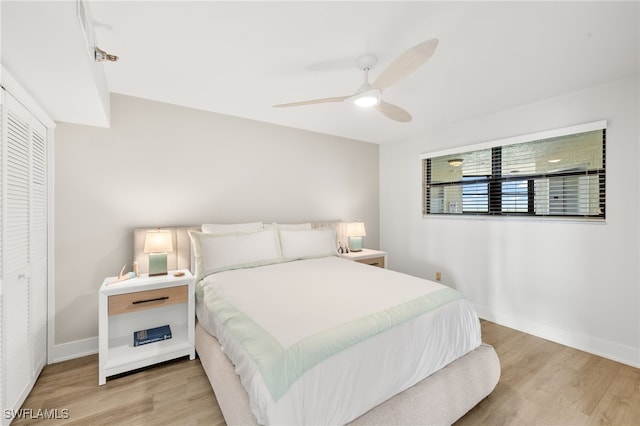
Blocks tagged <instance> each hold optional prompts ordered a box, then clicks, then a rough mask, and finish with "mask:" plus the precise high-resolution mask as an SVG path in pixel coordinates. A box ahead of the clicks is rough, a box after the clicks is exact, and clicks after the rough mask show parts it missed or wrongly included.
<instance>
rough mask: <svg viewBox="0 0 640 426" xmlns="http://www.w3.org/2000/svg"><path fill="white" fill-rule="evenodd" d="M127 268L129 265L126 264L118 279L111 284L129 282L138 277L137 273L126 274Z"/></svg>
mask: <svg viewBox="0 0 640 426" xmlns="http://www.w3.org/2000/svg"><path fill="white" fill-rule="evenodd" d="M126 267H127V264H126V263H125V264H124V265H123V266H122V269H120V273H119V274H118V279H117V280H114V281H111V282H110V283H109V284H113V283H119V282H122V281H126V280H129V279H131V278H135V277H136V274H135V272H124V268H126Z"/></svg>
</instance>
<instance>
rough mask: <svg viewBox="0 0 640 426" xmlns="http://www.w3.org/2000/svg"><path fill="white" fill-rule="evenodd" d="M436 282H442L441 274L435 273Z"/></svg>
mask: <svg viewBox="0 0 640 426" xmlns="http://www.w3.org/2000/svg"><path fill="white" fill-rule="evenodd" d="M436 281H442V272H436Z"/></svg>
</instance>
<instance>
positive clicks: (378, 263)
mask: <svg viewBox="0 0 640 426" xmlns="http://www.w3.org/2000/svg"><path fill="white" fill-rule="evenodd" d="M369 265H371V266H379V265H380V262H373V263H370V264H369Z"/></svg>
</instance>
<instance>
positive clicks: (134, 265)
mask: <svg viewBox="0 0 640 426" xmlns="http://www.w3.org/2000/svg"><path fill="white" fill-rule="evenodd" d="M133 272H134V273H135V274H136V277H139V276H140V272H139V271H138V262H136V261H135V260H134V261H133Z"/></svg>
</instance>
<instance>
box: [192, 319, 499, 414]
mask: <svg viewBox="0 0 640 426" xmlns="http://www.w3.org/2000/svg"><path fill="white" fill-rule="evenodd" d="M196 351H197V352H198V355H199V357H200V362H201V363H202V367H203V368H204V371H205V373H206V374H207V377H208V379H209V382H210V383H211V386H212V387H213V389H214V391H215V394H216V399H217V400H218V404H219V405H220V409H221V410H222V415H223V416H224V418H225V421H226V422H227V425H229V426H235V425H242V426H245V425H257V422H256V418H255V417H254V416H253V414H252V413H251V409H250V408H249V396H248V394H247V392H246V391H245V390H244V388H243V387H242V384H241V383H240V378H239V377H238V375H236V372H235V368H234V366H233V364H232V363H231V361H229V358H227V356H226V355H225V354H224V353H223V352H222V349H221V347H220V344H219V343H218V340H217V339H216V338H215V337H213V336H211V335H210V334H209V333H207V332H206V331H205V330H204V328H202V327H201V326H200V324H196ZM499 378H500V361H499V360H498V355H497V354H496V352H495V350H494V349H493V347H492V346H489V345H486V344H483V345H481V346H480V347H478V348H477V349H475V350H473V351H471V352H469V353H468V354H467V355H465V356H463V357H462V358H459V359H457V360H456V361H454V362H452V363H451V364H449V365H448V366H446V367H445V368H443V369H442V370H439V371H437V372H436V373H434V374H432V375H431V376H429V377H427V378H426V379H424V380H423V381H421V382H419V383H418V384H416V385H415V386H413V387H411V388H409V389H407V390H405V391H404V392H402V393H400V394H398V395H396V396H394V397H393V398H391V399H389V400H387V401H385V402H384V403H382V404H380V405H378V406H377V407H375V408H373V409H371V410H370V411H368V412H367V413H365V414H363V415H362V416H360V417H358V418H357V419H355V420H354V421H353V422H351V423H350V425H353V426H363V425H390V424H412V425H419V424H429V425H450V424H452V423H454V422H455V421H456V420H458V419H459V418H460V417H462V416H463V415H464V414H465V413H466V412H467V411H469V410H470V409H471V408H473V407H474V406H475V405H476V404H477V403H478V402H480V401H481V400H483V399H484V398H485V397H486V396H487V395H489V394H490V393H491V392H492V391H493V389H494V388H495V386H496V384H497V383H498V380H499Z"/></svg>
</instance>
